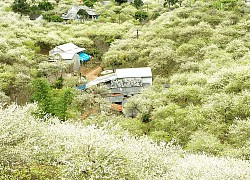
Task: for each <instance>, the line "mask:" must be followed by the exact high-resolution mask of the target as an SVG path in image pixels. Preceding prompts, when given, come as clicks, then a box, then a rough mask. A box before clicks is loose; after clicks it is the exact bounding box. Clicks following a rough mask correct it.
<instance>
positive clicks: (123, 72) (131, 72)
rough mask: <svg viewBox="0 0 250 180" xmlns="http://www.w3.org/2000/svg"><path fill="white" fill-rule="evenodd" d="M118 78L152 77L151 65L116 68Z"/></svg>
mask: <svg viewBox="0 0 250 180" xmlns="http://www.w3.org/2000/svg"><path fill="white" fill-rule="evenodd" d="M115 73H116V76H117V78H129V77H131V78H133V77H152V71H151V68H150V67H143V68H125V69H116V71H115Z"/></svg>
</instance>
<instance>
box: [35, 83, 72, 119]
mask: <svg viewBox="0 0 250 180" xmlns="http://www.w3.org/2000/svg"><path fill="white" fill-rule="evenodd" d="M32 87H33V89H32V90H33V93H32V100H33V101H36V102H38V105H39V111H40V112H38V115H39V116H42V117H43V116H45V115H47V114H50V115H53V116H54V115H55V116H57V117H58V118H59V119H61V120H66V119H67V118H69V117H70V112H69V108H70V106H69V105H70V104H71V103H72V100H73V97H74V96H73V91H72V89H65V88H63V89H61V90H56V89H55V90H54V89H52V88H51V86H50V84H49V82H48V81H47V80H46V79H36V80H34V81H33V82H32Z"/></svg>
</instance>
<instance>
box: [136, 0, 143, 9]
mask: <svg viewBox="0 0 250 180" xmlns="http://www.w3.org/2000/svg"><path fill="white" fill-rule="evenodd" d="M134 6H135V7H136V8H137V9H139V8H140V7H142V6H143V1H142V0H135V1H134Z"/></svg>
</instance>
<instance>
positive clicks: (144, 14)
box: [135, 11, 148, 22]
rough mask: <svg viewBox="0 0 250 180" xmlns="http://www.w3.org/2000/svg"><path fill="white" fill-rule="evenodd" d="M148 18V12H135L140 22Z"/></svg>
mask: <svg viewBox="0 0 250 180" xmlns="http://www.w3.org/2000/svg"><path fill="white" fill-rule="evenodd" d="M147 18H148V13H147V12H144V11H137V12H135V19H138V20H139V21H140V22H141V21H143V20H146V19H147Z"/></svg>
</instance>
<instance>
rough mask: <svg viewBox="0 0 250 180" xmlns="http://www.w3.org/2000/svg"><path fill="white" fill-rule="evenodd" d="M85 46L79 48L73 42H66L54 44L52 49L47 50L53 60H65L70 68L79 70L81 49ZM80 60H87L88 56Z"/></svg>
mask: <svg viewBox="0 0 250 180" xmlns="http://www.w3.org/2000/svg"><path fill="white" fill-rule="evenodd" d="M84 50H86V49H85V48H80V47H78V46H76V45H75V44H73V43H66V44H62V45H59V46H56V47H55V48H54V49H52V50H51V51H49V58H50V59H52V60H53V61H57V60H65V61H66V62H67V63H69V64H70V65H71V70H73V71H79V70H80V61H81V57H80V56H82V53H83V51H84ZM84 54H85V55H86V56H87V54H86V53H84ZM86 56H85V59H83V58H82V60H89V59H90V56H89V55H88V56H89V57H88V58H87V57H86Z"/></svg>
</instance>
